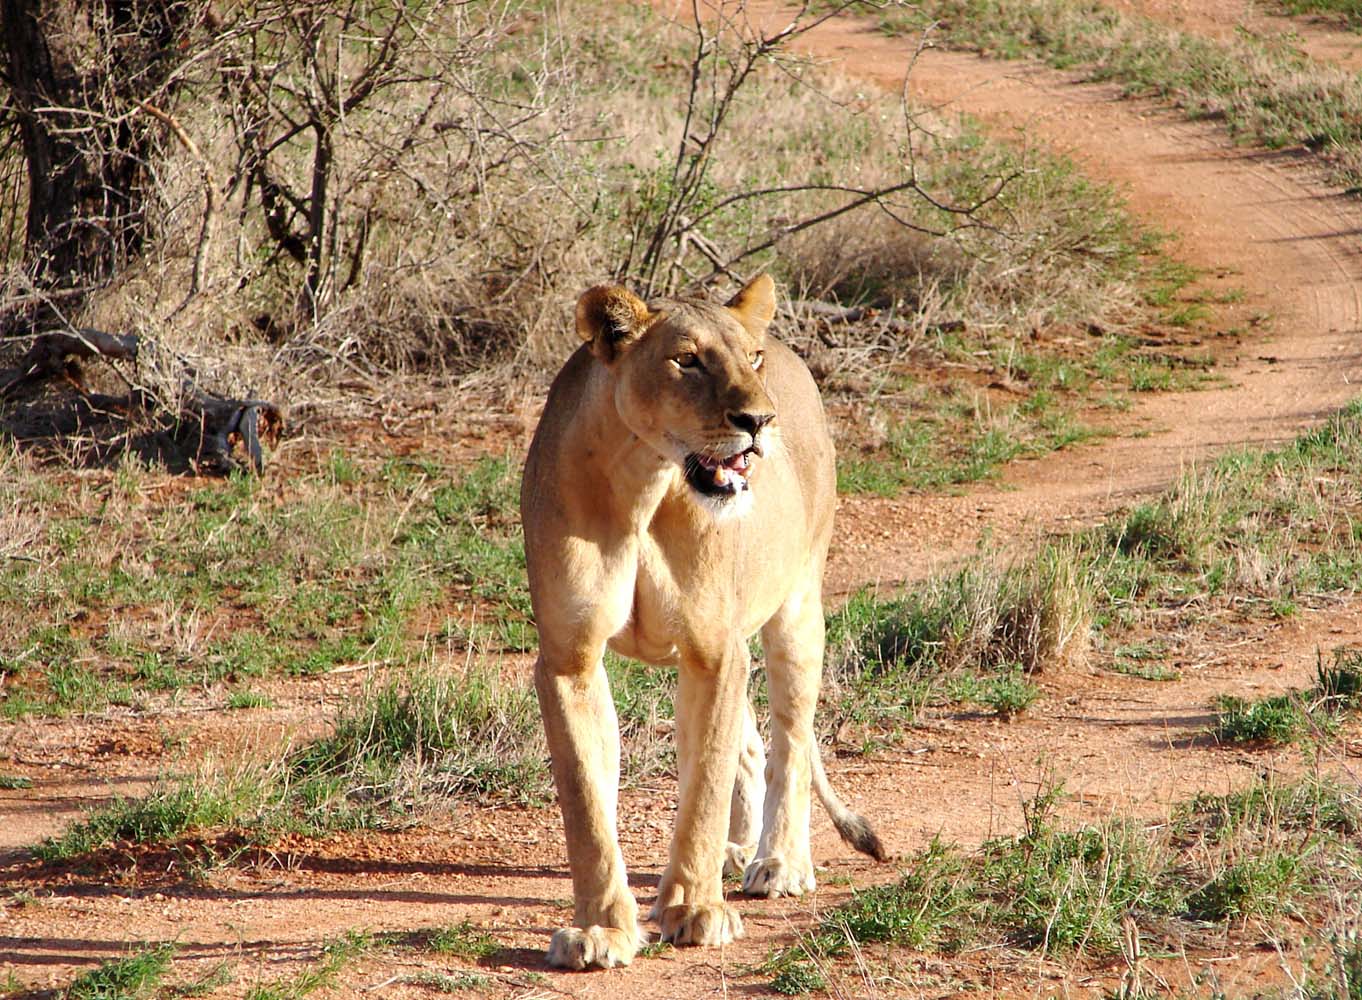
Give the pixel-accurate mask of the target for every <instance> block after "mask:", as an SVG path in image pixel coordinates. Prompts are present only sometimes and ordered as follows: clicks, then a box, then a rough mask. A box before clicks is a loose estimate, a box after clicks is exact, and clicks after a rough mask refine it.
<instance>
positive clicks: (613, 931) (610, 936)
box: [548, 926, 638, 969]
mask: <svg viewBox="0 0 1362 1000" xmlns="http://www.w3.org/2000/svg"><path fill="white" fill-rule="evenodd" d="M636 951H638V934H637V933H630V932H629V931H622V930H620V929H619V928H618V927H600V926H594V927H563V928H561V929H560V930H557V931H554V933H553V940H552V941H550V942H549V955H548V958H549V965H552V966H553V967H554V968H558V969H613V968H614V967H615V966H617V965H628V964H629V963H630V962H632V961H633V960H634V953H635V952H636Z"/></svg>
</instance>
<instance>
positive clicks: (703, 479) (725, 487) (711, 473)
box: [682, 448, 760, 500]
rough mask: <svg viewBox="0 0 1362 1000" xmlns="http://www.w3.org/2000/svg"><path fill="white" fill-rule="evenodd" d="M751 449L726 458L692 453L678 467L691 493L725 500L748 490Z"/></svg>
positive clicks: (754, 453) (755, 451) (752, 449)
mask: <svg viewBox="0 0 1362 1000" xmlns="http://www.w3.org/2000/svg"><path fill="white" fill-rule="evenodd" d="M757 454H760V452H758V451H757V450H756V449H755V448H747V449H746V450H744V451H739V452H735V453H734V454H732V455H729V456H727V457H726V458H720V457H717V456H714V455H702V454H700V453H699V452H692V453H691V454H689V455H687V456H686V458H685V461H684V462H683V463H682V464H683V466H684V468H685V475H686V482H687V483H689V484H690V487H691V489H693V490H695V492H697V493H699V494H700V495H701V496H703V497H707V498H709V499H711V500H729V499H732V498H734V497H736V496H738V495H739V494H740V493H743V492H745V491H746V490H748V489H750V485H749V483H748V478H747V477H748V476H750V475H751V474H752V456H753V455H757Z"/></svg>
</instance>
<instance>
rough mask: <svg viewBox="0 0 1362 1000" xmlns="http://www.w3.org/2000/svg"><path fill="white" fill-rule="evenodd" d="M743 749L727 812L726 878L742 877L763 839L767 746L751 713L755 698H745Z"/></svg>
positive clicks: (754, 716)
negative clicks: (761, 837) (762, 819)
mask: <svg viewBox="0 0 1362 1000" xmlns="http://www.w3.org/2000/svg"><path fill="white" fill-rule="evenodd" d="M744 701H745V702H746V705H745V706H744V712H743V731H742V749H741V750H739V751H738V777H737V780H735V781H734V782H733V799H732V801H731V802H730V804H729V809H728V845H727V846H726V847H725V848H724V876H725V877H728V876H734V877H739V878H740V877H741V876H742V873H743V871H744V870H745V869H746V868H747V865H748V862H750V861H751V860H752V859H753V858H754V857H756V854H757V838H759V837H760V836H761V813H762V808H763V804H764V801H765V799H766V747H765V746H764V745H763V743H762V740H761V731H760V730H759V729H758V728H757V717H756V714H755V713H754V712H753V711H752V699H751V698H745V699H744Z"/></svg>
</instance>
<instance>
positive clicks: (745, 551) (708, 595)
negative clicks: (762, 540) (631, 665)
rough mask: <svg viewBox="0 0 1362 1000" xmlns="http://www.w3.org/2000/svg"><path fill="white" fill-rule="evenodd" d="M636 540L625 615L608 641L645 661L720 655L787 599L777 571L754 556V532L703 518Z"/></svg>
mask: <svg viewBox="0 0 1362 1000" xmlns="http://www.w3.org/2000/svg"><path fill="white" fill-rule="evenodd" d="M654 527H655V529H657V530H655V531H652V532H648V533H644V534H643V535H642V536H641V537H640V538H639V539H638V543H637V549H636V553H635V567H636V568H635V574H634V581H633V593H632V599H631V604H630V610H629V617H628V620H627V621H626V622H625V624H624V627H623V628H621V629H620V630H619V631H618V632H616V634H615V635H614V636H613V637H612V638H611V640H610V646H611V648H612V649H614V650H615V651H616V652H618V653H620V654H622V655H624V656H629V657H632V658H634V659H638V660H642V661H644V662H647V663H657V664H676V663H678V662H681V661H682V660H686V659H691V658H695V659H697V660H702V661H703V660H706V659H709V658H711V657H713V656H717V655H720V654H721V653H722V651H723V649H724V648H725V647H726V646H727V644H728V643H729V642H731V641H732V639H733V637H734V636H735V634H736V635H737V636H738V637H740V638H743V639H745V638H746V637H747V636H748V635H751V634H752V633H753V632H755V631H756V630H757V629H758V628H760V627H761V625H762V624H764V623H765V622H766V621H767V619H769V618H770V617H771V616H772V615H773V614H774V613H775V611H776V609H777V608H778V607H779V606H780V603H781V601H782V600H783V599H784V589H785V588H784V587H783V586H782V585H781V584H780V576H779V574H769V573H767V572H765V570H768V569H771V568H772V567H766V566H763V565H762V561H761V560H756V559H753V558H752V555H753V552H752V548H751V545H750V542H751V538H750V537H745V536H744V534H743V533H742V532H741V531H739V530H730V527H729V526H725V525H719V526H715V525H712V524H705V523H703V522H702V523H701V524H700V525H699V526H698V527H696V526H694V525H682V526H676V525H672V526H671V527H673V528H677V527H685V528H687V529H689V530H688V531H687V532H686V533H683V532H681V531H680V530H673V531H667V530H666V529H667V527H668V525H666V524H665V523H662V524H655V525H654Z"/></svg>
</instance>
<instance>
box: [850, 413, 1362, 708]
mask: <svg viewBox="0 0 1362 1000" xmlns="http://www.w3.org/2000/svg"><path fill="white" fill-rule="evenodd" d="M1359 511H1362V404H1359V403H1354V404H1352V405H1350V406H1348V407H1346V408H1345V409H1343V410H1342V411H1340V412H1339V413H1338V414H1336V415H1335V416H1334V417H1333V418H1332V419H1330V420H1329V421H1328V422H1327V423H1326V424H1325V425H1323V426H1321V427H1320V428H1318V429H1317V430H1314V431H1311V432H1309V433H1307V434H1304V435H1302V436H1301V437H1300V438H1299V439H1298V440H1297V441H1295V442H1294V443H1292V444H1289V445H1286V446H1284V447H1281V448H1274V449H1266V450H1261V449H1254V450H1243V451H1239V452H1233V453H1230V454H1228V455H1225V456H1224V457H1222V458H1221V459H1219V460H1218V461H1216V462H1215V463H1214V464H1212V465H1211V466H1209V467H1208V468H1205V469H1202V470H1197V471H1194V472H1191V473H1189V474H1187V475H1186V476H1184V477H1183V478H1182V479H1181V480H1180V481H1179V482H1178V483H1177V484H1176V485H1175V486H1174V487H1173V488H1172V489H1170V490H1168V491H1167V492H1166V493H1164V494H1163V495H1161V496H1160V497H1158V498H1156V499H1154V500H1152V501H1148V502H1145V503H1142V504H1139V505H1137V506H1136V507H1134V508H1133V509H1131V510H1130V511H1128V512H1126V513H1124V514H1121V515H1118V516H1116V517H1114V518H1112V519H1111V520H1109V521H1108V522H1107V523H1106V524H1105V525H1102V526H1101V527H1099V528H1096V529H1093V530H1090V531H1086V532H1082V533H1079V534H1075V535H1072V536H1069V537H1067V538H1063V539H1060V540H1058V541H1055V542H1052V543H1049V544H1047V545H1046V546H1045V547H1044V548H1043V549H1042V550H1041V551H1040V552H1039V553H1038V554H1037V555H1035V556H1033V557H1029V558H1024V559H1021V560H1018V561H1016V562H1014V563H1013V564H1011V565H1010V566H1006V567H1004V566H1000V565H999V564H998V562H997V561H996V560H993V559H990V558H987V557H980V558H977V559H975V560H972V561H971V562H969V563H968V564H966V565H965V567H964V568H962V569H960V570H959V571H957V572H955V573H953V574H951V575H949V576H946V577H944V578H936V579H933V580H929V581H927V582H926V583H924V584H921V585H919V586H917V587H914V588H911V589H909V590H907V591H905V592H904V593H902V594H899V595H896V596H892V597H884V596H882V595H878V594H875V593H873V592H869V591H863V592H860V593H858V594H855V595H853V596H852V598H851V599H850V600H849V601H848V602H847V604H846V605H845V606H844V607H843V608H841V609H840V610H839V611H837V612H835V613H834V614H833V615H831V616H830V617H829V622H828V646H829V658H828V670H827V676H828V692H829V698H830V699H831V700H832V702H833V704H834V706H835V715H836V716H837V718H838V720H839V724H841V723H844V722H847V721H852V722H857V723H861V724H864V725H868V726H872V727H874V726H886V725H887V726H890V727H892V726H893V725H896V724H898V723H900V722H902V721H904V720H910V719H911V718H912V717H913V716H914V715H915V714H916V712H917V711H918V710H919V709H920V708H921V707H922V706H924V705H926V704H929V703H932V702H933V701H940V700H942V699H943V698H945V697H946V696H947V695H948V693H949V691H948V688H947V687H946V684H945V682H947V681H949V680H950V679H951V678H953V677H954V678H958V677H959V676H960V675H962V674H967V673H982V674H984V675H992V676H996V677H1006V676H1008V675H1010V674H1011V673H1012V672H1013V671H1017V670H1020V671H1022V672H1024V673H1034V672H1036V671H1038V670H1043V669H1045V668H1047V667H1054V666H1059V665H1063V664H1065V663H1072V662H1082V661H1083V660H1084V659H1085V658H1087V657H1088V656H1089V654H1090V651H1091V650H1092V649H1093V647H1094V646H1095V645H1097V644H1098V643H1099V642H1110V643H1111V644H1112V646H1113V648H1114V650H1115V652H1114V654H1113V656H1112V661H1113V662H1114V663H1117V664H1121V663H1125V664H1127V665H1129V664H1131V663H1132V662H1133V663H1134V664H1135V666H1134V667H1133V668H1130V667H1129V666H1128V669H1137V670H1139V671H1142V672H1143V673H1144V674H1146V675H1148V676H1151V677H1154V678H1157V679H1164V678H1166V677H1167V674H1166V673H1163V672H1160V671H1157V670H1156V669H1154V668H1152V667H1150V666H1149V665H1148V664H1147V662H1145V661H1147V660H1148V658H1149V657H1150V656H1152V655H1153V654H1152V653H1151V652H1150V651H1149V650H1148V649H1147V648H1145V647H1141V646H1140V645H1139V644H1135V645H1131V644H1130V643H1129V642H1128V641H1127V642H1122V637H1123V636H1124V635H1125V634H1127V633H1128V632H1129V631H1131V630H1132V629H1133V628H1134V627H1135V626H1138V625H1140V624H1141V623H1142V622H1145V621H1147V620H1149V619H1150V618H1151V616H1153V615H1155V614H1157V615H1158V616H1159V618H1160V621H1162V622H1164V623H1165V626H1164V627H1166V625H1167V623H1168V622H1169V621H1179V620H1182V619H1186V620H1187V621H1188V622H1190V621H1191V620H1192V619H1194V618H1202V617H1204V616H1205V615H1206V614H1207V613H1208V612H1211V611H1214V610H1216V609H1220V608H1229V607H1231V606H1232V607H1233V609H1234V613H1235V614H1236V615H1249V616H1252V615H1255V614H1256V615H1259V616H1262V617H1268V618H1279V617H1281V616H1283V615H1289V614H1291V613H1293V609H1295V608H1298V607H1300V606H1302V605H1309V604H1312V603H1320V602H1323V601H1326V600H1329V599H1331V595H1338V594H1348V593H1355V592H1356V591H1357V590H1358V589H1360V588H1362V532H1359V531H1358V530H1357V527H1356V524H1357V514H1358V512H1359ZM1132 651H1134V652H1132ZM1337 655H1338V656H1339V657H1341V658H1340V659H1337V660H1336V661H1335V662H1334V664H1333V665H1332V666H1329V667H1326V666H1324V665H1321V667H1320V680H1319V692H1324V691H1326V690H1329V685H1333V686H1334V687H1335V688H1337V689H1338V690H1350V688H1348V685H1351V684H1353V683H1355V681H1354V680H1353V674H1354V672H1355V666H1356V665H1355V664H1354V663H1353V662H1352V660H1351V659H1349V658H1348V657H1350V656H1351V654H1337ZM1312 697H1314V698H1316V699H1318V698H1320V697H1323V694H1317V695H1312ZM1333 697H1334V696H1333V695H1330V696H1329V698H1333ZM947 700H948V699H947ZM1331 703H1332V702H1331ZM1258 711H1259V712H1260V713H1261V712H1262V711H1263V710H1258Z"/></svg>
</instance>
